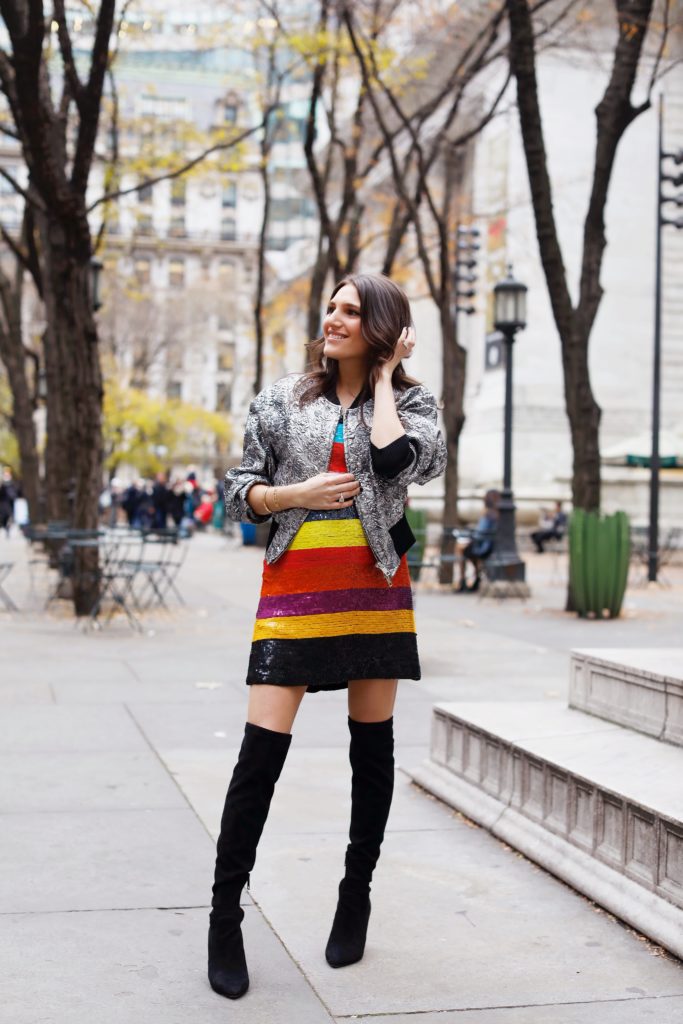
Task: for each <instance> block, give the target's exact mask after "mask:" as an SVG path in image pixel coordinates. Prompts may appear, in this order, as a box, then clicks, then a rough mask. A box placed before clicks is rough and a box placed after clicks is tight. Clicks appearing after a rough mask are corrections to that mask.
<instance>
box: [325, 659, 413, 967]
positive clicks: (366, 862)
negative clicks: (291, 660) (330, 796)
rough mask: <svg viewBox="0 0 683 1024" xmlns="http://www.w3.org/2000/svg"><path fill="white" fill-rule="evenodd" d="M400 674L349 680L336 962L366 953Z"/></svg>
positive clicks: (333, 945) (332, 949) (329, 952)
mask: <svg viewBox="0 0 683 1024" xmlns="http://www.w3.org/2000/svg"><path fill="white" fill-rule="evenodd" d="M397 685H398V684H397V681H396V680H395V679H354V680H352V681H351V682H350V683H349V732H350V733H351V743H350V746H349V760H350V762H351V827H350V829H349V845H348V846H347V848H346V858H345V873H344V878H343V879H342V881H341V882H340V884H339V901H338V903H337V910H336V913H335V916H334V922H333V924H332V931H331V933H330V937H329V940H328V943H327V948H326V949H325V956H326V958H327V962H328V963H329V964H330V966H331V967H345V966H346V965H347V964H353V963H356V962H357V961H358V960H360V959H361V957H362V956H363V952H364V950H365V939H366V935H367V929H368V922H369V920H370V882H371V881H372V873H373V871H374V869H375V866H376V864H377V860H378V858H379V852H380V847H381V845H382V840H383V839H384V829H385V828H386V823H387V819H388V817H389V808H390V807H391V798H392V795H393V791H394V728H393V727H394V720H393V717H392V715H393V710H394V701H395V699H396V689H397Z"/></svg>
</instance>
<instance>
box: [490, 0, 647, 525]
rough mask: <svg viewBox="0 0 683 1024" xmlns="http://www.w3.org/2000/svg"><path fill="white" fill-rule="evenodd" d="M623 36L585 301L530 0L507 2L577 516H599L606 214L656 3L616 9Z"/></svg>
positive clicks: (588, 226) (606, 112)
mask: <svg viewBox="0 0 683 1024" xmlns="http://www.w3.org/2000/svg"><path fill="white" fill-rule="evenodd" d="M615 6H616V11H617V20H618V27H619V35H618V39H617V42H616V45H615V49H614V62H613V65H612V70H611V73H610V79H609V82H608V85H607V88H606V90H605V93H604V95H603V97H602V99H601V101H600V103H599V104H598V106H597V108H596V118H597V138H596V148H595V162H594V166H593V176H592V183H591V195H590V200H589V204H588V212H587V214H586V219H585V223H584V234H583V251H582V260H581V284H580V294H579V301H578V304H577V306H576V308H574V306H573V305H572V301H571V298H570V295H569V289H568V287H567V280H566V272H565V268H564V262H563V258H562V251H561V248H560V243H559V238H558V234H557V227H556V224H555V215H554V212H553V199H552V189H551V184H550V176H549V173H548V161H547V155H546V149H545V139H544V134H543V124H542V121H541V112H540V105H539V100H538V83H537V79H536V56H535V45H534V35H533V25H532V19H531V12H530V10H529V4H528V2H527V0H507V8H508V16H509V21H510V66H511V69H512V72H513V74H514V76H515V78H516V80H517V106H518V109H519V120H520V126H521V130H522V140H523V143H524V152H525V157H526V164H527V172H528V176H529V186H530V189H531V198H532V204H533V209H534V217H535V222H536V235H537V238H538V245H539V250H540V254H541V262H542V264H543V271H544V273H545V277H546V283H547V286H548V294H549V297H550V302H551V305H552V309H553V316H554V319H555V324H556V326H557V330H558V334H559V336H560V341H561V345H562V366H563V370H564V389H565V404H566V409H567V416H568V418H569V425H570V431H571V439H572V448H573V470H572V501H573V504H574V507H575V508H583V509H588V510H597V509H599V508H600V439H599V430H600V416H601V411H600V407H599V405H598V404H597V402H596V401H595V397H594V395H593V392H592V389H591V382H590V372H589V365H588V345H589V341H590V336H591V331H592V329H593V324H594V323H595V317H596V315H597V312H598V308H599V306H600V301H601V299H602V287H601V284H600V273H601V269H602V261H603V256H604V252H605V247H606V236H605V223H604V213H605V207H606V205H607V198H608V193H609V185H610V181H611V177H612V171H613V168H614V161H615V158H616V152H617V146H618V143H619V141H620V139H621V137H622V135H623V134H624V132H625V131H626V129H627V127H628V125H629V124H630V123H631V121H633V120H634V119H635V118H636V117H637V116H638V114H640V113H642V112H643V111H644V110H646V109H647V107H648V106H649V99H648V100H646V101H645V103H643V104H641V105H640V106H639V107H633V106H632V105H631V100H630V96H631V90H632V88H633V85H634V82H635V78H636V74H637V71H638V64H639V60H640V55H641V52H642V47H643V42H644V39H645V35H646V33H647V30H648V26H649V22H650V17H651V14H652V6H653V0H630V2H628V3H626V2H619V0H618V2H617V3H616V5H615Z"/></svg>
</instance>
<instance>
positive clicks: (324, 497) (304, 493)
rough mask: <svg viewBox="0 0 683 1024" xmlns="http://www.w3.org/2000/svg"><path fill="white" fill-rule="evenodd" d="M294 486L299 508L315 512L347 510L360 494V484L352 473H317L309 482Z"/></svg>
mask: <svg viewBox="0 0 683 1024" xmlns="http://www.w3.org/2000/svg"><path fill="white" fill-rule="evenodd" d="M296 486H297V488H298V495H297V497H298V500H297V505H298V506H299V508H308V509H311V510H314V511H316V512H329V511H330V510H331V509H333V508H349V506H350V505H352V504H353V499H354V498H355V497H356V496H357V495H358V494H360V484H359V483H358V481H357V480H356V478H355V476H354V475H353V473H318V475H317V476H312V477H311V478H310V480H304V482H303V483H301V484H297V485H296ZM340 498H341V499H342V500H341V501H340Z"/></svg>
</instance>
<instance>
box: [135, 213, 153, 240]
mask: <svg viewBox="0 0 683 1024" xmlns="http://www.w3.org/2000/svg"><path fill="white" fill-rule="evenodd" d="M135 230H136V231H137V233H138V234H139V235H153V234H154V224H153V222H152V218H151V216H150V214H148V213H141V214H138V217H137V221H136V225H135Z"/></svg>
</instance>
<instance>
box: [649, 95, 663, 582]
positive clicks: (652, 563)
mask: <svg viewBox="0 0 683 1024" xmlns="http://www.w3.org/2000/svg"><path fill="white" fill-rule="evenodd" d="M663 121H664V99H663V97H662V96H661V95H660V97H659V138H658V143H657V236H656V258H655V338H654V356H653V361H652V451H651V454H650V531H649V543H648V563H647V565H648V567H647V578H648V580H650V581H651V582H653V583H656V582H657V568H658V566H657V562H658V560H659V559H658V551H659V396H660V390H661V363H662V345H661V340H662V339H661V334H662V198H663V197H662V162H663V159H664V148H663V141H664V140H663V137H662V136H663Z"/></svg>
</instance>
